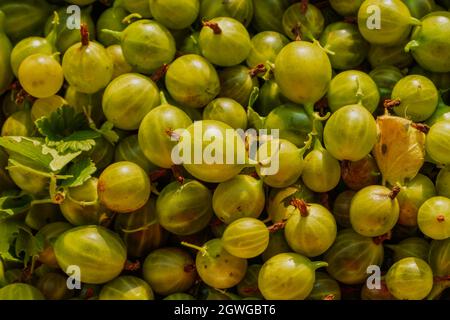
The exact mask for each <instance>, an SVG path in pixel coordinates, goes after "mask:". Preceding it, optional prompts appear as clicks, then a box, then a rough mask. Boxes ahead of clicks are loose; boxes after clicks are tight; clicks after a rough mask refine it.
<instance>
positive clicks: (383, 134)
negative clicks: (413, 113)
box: [373, 115, 426, 185]
mask: <svg viewBox="0 0 450 320" xmlns="http://www.w3.org/2000/svg"><path fill="white" fill-rule="evenodd" d="M413 125H414V123H413V122H411V121H410V120H407V119H404V118H400V117H393V116H389V115H384V116H381V117H378V119H377V128H378V140H377V143H376V144H375V147H374V149H373V155H374V157H375V160H376V161H377V164H378V167H379V169H380V171H381V174H382V176H383V184H386V182H388V183H389V184H391V185H395V184H397V183H400V184H401V185H403V184H404V182H405V180H406V179H413V178H414V177H415V176H416V175H417V173H418V172H419V170H420V168H421V167H422V165H423V163H424V161H425V137H426V136H425V133H423V132H421V131H420V130H418V129H416V128H414V127H413Z"/></svg>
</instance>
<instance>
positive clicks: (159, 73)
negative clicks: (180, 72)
mask: <svg viewBox="0 0 450 320" xmlns="http://www.w3.org/2000/svg"><path fill="white" fill-rule="evenodd" d="M167 70H169V65H168V64H167V63H164V64H163V65H162V67H161V68H159V69H158V70H156V71H155V73H153V74H152V76H151V77H150V78H151V79H152V80H153V81H154V82H158V81H159V80H161V79H162V78H163V77H164V76H165V75H166V73H167Z"/></svg>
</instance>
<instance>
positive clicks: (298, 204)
mask: <svg viewBox="0 0 450 320" xmlns="http://www.w3.org/2000/svg"><path fill="white" fill-rule="evenodd" d="M290 204H291V206H293V207H295V208H296V209H298V210H299V211H300V215H301V216H302V217H307V216H308V215H309V212H308V204H307V203H306V202H305V200H303V199H298V198H293V199H292V200H291V203H290Z"/></svg>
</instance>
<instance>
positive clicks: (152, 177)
mask: <svg viewBox="0 0 450 320" xmlns="http://www.w3.org/2000/svg"><path fill="white" fill-rule="evenodd" d="M167 172H168V170H167V169H159V170H156V171H153V172H151V173H150V181H151V182H154V181H156V180H158V179H159V178H162V177H164V176H165V175H166V174H167Z"/></svg>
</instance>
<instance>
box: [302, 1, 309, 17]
mask: <svg viewBox="0 0 450 320" xmlns="http://www.w3.org/2000/svg"><path fill="white" fill-rule="evenodd" d="M308 4H309V0H302V1H301V4H300V12H301V13H302V14H303V15H305V14H306V12H307V11H308Z"/></svg>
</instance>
